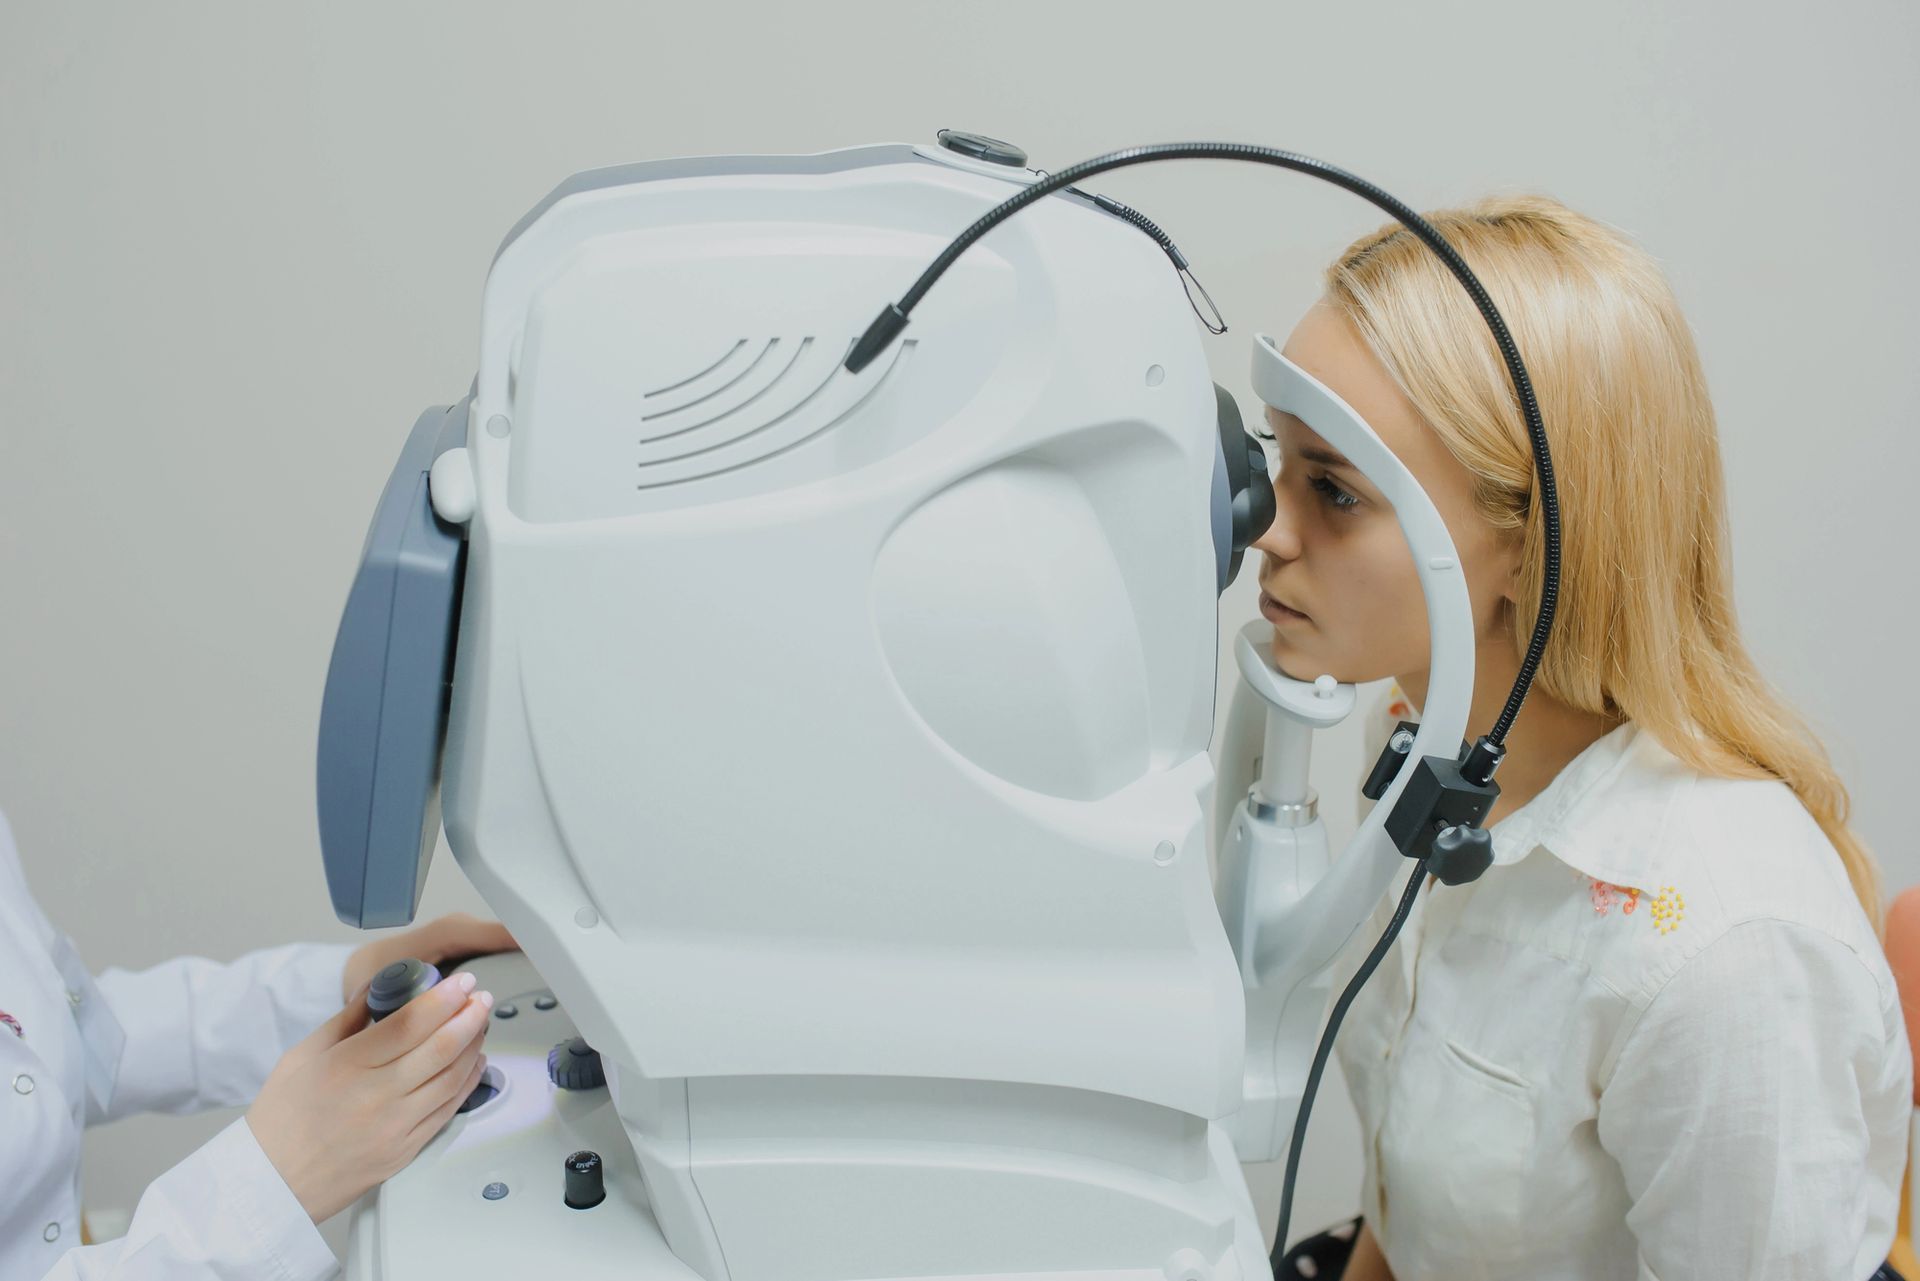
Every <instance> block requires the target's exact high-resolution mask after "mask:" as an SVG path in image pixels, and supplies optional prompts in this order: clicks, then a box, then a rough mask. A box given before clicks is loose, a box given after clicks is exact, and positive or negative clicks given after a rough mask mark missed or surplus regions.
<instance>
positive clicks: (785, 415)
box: [638, 338, 918, 489]
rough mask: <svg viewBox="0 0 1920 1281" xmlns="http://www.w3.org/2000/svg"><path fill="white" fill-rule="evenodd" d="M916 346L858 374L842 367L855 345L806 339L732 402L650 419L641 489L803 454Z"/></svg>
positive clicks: (886, 380)
mask: <svg viewBox="0 0 1920 1281" xmlns="http://www.w3.org/2000/svg"><path fill="white" fill-rule="evenodd" d="M778 341H779V340H777V339H776V340H774V342H773V343H769V344H767V349H771V348H772V347H773V346H774V345H775V343H777V342H778ZM917 345H918V341H917V340H916V339H911V338H910V339H906V340H905V341H903V342H901V343H899V344H898V345H896V346H895V348H894V349H893V352H892V356H891V359H890V360H889V361H888V362H887V364H886V367H885V368H884V369H878V370H868V371H864V372H863V373H861V374H858V375H855V374H848V373H846V372H845V371H844V370H843V369H842V368H841V362H842V361H844V360H845V359H846V357H847V354H848V353H849V352H851V351H852V350H853V343H852V342H851V341H849V342H847V343H845V344H835V345H834V346H832V347H829V346H827V345H826V344H824V343H818V342H815V341H814V340H813V339H812V338H806V339H802V340H801V342H800V343H799V345H798V350H797V351H795V353H794V355H793V357H792V358H791V359H790V360H788V361H786V362H785V363H784V364H780V363H779V362H778V361H774V362H769V365H770V367H777V369H778V372H777V374H772V375H767V374H764V373H763V374H761V375H759V376H757V377H755V378H754V379H752V380H749V379H747V378H746V377H744V376H743V377H741V378H739V379H736V380H735V381H734V382H733V383H732V384H730V388H731V389H732V390H729V394H728V396H727V398H726V402H722V401H720V400H715V399H712V398H711V397H703V400H708V401H710V403H709V404H708V406H707V407H706V409H705V410H704V411H703V414H693V415H682V414H680V413H679V412H678V411H676V412H675V413H673V414H672V415H662V416H661V421H659V422H658V423H656V421H655V418H654V416H653V415H651V414H649V415H647V416H646V418H645V419H644V420H643V421H645V422H646V424H647V426H648V428H649V429H650V434H649V435H647V436H646V437H644V438H643V439H642V440H641V447H640V458H639V468H640V482H639V486H638V487H639V488H640V489H658V488H662V487H664V486H668V485H678V484H684V483H686V482H687V481H692V480H700V479H704V478H706V477H710V476H718V475H722V474H724V473H726V472H730V471H736V470H738V469H740V468H742V467H747V466H751V465H753V464H756V463H761V462H765V461H766V460H768V459H770V458H776V457H778V456H780V455H781V454H784V453H787V452H788V451H790V450H793V449H797V448H798V447H800V446H801V445H804V444H806V443H807V442H808V441H810V440H813V439H815V438H817V437H819V436H821V435H823V434H825V433H827V432H830V431H832V430H834V429H835V428H837V427H839V426H840V425H841V424H843V423H845V422H846V421H847V420H848V419H850V418H852V417H854V416H855V415H856V414H857V413H858V412H859V411H860V409H861V407H862V406H864V405H866V404H867V402H868V401H870V400H872V399H873V397H875V396H876V395H878V394H879V392H880V390H881V389H882V388H883V387H886V386H888V385H889V384H890V383H892V382H893V381H894V379H895V375H896V374H897V373H898V372H899V370H900V369H901V367H902V366H904V365H905V364H906V363H907V358H908V356H909V354H910V353H911V352H912V351H913V350H914V348H915V347H916V346H917ZM765 354H766V350H763V351H762V352H761V355H762V356H765ZM755 363H756V365H758V364H759V363H760V362H759V360H758V359H756V362H755ZM754 384H758V385H754ZM688 407H689V408H691V407H692V405H691V403H690V404H689V406H688ZM683 417H684V418H685V419H686V420H687V421H686V423H685V424H684V425H682V424H681V422H680V419H681V418H683ZM669 418H671V419H672V421H671V422H670V421H668V419H669ZM696 419H697V420H698V421H694V420H696Z"/></svg>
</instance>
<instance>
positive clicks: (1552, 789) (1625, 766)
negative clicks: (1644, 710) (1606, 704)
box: [1489, 721, 1693, 889]
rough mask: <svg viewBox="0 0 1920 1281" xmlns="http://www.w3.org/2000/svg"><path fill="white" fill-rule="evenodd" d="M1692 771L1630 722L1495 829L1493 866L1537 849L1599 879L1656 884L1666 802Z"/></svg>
mask: <svg viewBox="0 0 1920 1281" xmlns="http://www.w3.org/2000/svg"><path fill="white" fill-rule="evenodd" d="M1692 777H1693V772H1692V771H1691V770H1689V769H1688V768H1687V767H1686V766H1685V765H1683V764H1682V763H1681V762H1680V761H1679V759H1678V758H1676V757H1675V756H1674V755H1673V753H1671V752H1669V751H1668V750H1667V749H1666V748H1665V747H1663V746H1662V745H1661V744H1660V742H1659V740H1657V739H1656V738H1654V736H1653V735H1651V734H1647V733H1643V732H1642V731H1641V730H1640V728H1639V726H1637V725H1635V724H1634V723H1633V722H1632V721H1628V722H1626V723H1624V724H1622V725H1619V726H1617V727H1615V728H1614V729H1613V730H1611V731H1609V732H1608V733H1606V734H1604V735H1602V736H1601V737H1600V738H1598V739H1595V740H1594V741H1593V742H1592V743H1590V744H1588V745H1587V747H1586V749H1585V750H1583V751H1582V752H1581V753H1580V754H1579V755H1578V756H1576V757H1574V758H1573V760H1571V761H1569V762H1568V763H1567V765H1566V767H1565V768H1564V769H1562V770H1561V771H1560V772H1559V774H1557V775H1555V776H1554V779H1553V781H1552V782H1551V783H1549V784H1547V786H1546V787H1544V788H1542V789H1541V790H1540V792H1539V794H1538V795H1536V796H1535V797H1534V798H1533V799H1532V800H1530V801H1528V802H1527V803H1526V804H1525V805H1522V806H1521V807H1520V808H1519V809H1517V810H1515V811H1514V812H1513V813H1511V814H1509V815H1507V816H1506V817H1505V818H1503V819H1501V820H1500V821H1499V822H1498V823H1495V824H1494V825H1493V827H1492V828H1490V829H1489V834H1490V835H1491V836H1492V837H1493V862H1494V865H1495V866H1504V865H1506V864H1509V863H1517V862H1519V861H1520V860H1521V859H1523V858H1525V857H1526V856H1527V855H1529V854H1531V853H1532V852H1533V851H1534V850H1535V849H1540V848H1544V849H1545V850H1547V852H1548V853H1550V854H1552V855H1553V856H1554V857H1555V858H1557V859H1559V860H1560V861H1561V862H1562V863H1565V864H1567V865H1568V866H1569V867H1571V868H1573V869H1574V870H1575V871H1578V872H1581V873H1583V874H1585V875H1587V876H1591V877H1593V878H1594V879H1595V880H1600V881H1609V882H1611V883H1613V884H1615V885H1627V886H1634V887H1636V888H1640V889H1648V888H1651V885H1650V882H1651V881H1652V879H1653V878H1654V876H1655V875H1656V874H1657V871H1656V866H1655V865H1656V863H1657V861H1658V855H1659V848H1658V847H1659V844H1660V842H1659V841H1658V840H1657V839H1655V838H1656V835H1657V832H1658V829H1659V826H1660V824H1661V822H1662V821H1663V820H1664V818H1665V815H1666V812H1667V807H1668V806H1669V805H1670V804H1671V803H1672V801H1673V799H1674V798H1675V797H1676V796H1677V795H1678V794H1679V793H1680V791H1681V790H1682V789H1683V788H1684V786H1685V785H1686V783H1687V782H1688V781H1690V780H1691V779H1692Z"/></svg>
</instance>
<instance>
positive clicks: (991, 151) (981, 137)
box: [937, 129, 1027, 169]
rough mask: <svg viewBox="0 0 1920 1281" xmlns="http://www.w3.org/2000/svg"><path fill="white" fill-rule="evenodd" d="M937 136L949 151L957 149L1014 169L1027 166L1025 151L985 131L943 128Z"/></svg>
mask: <svg viewBox="0 0 1920 1281" xmlns="http://www.w3.org/2000/svg"><path fill="white" fill-rule="evenodd" d="M937 136H938V137H939V139H940V145H941V146H943V147H945V148H946V149H947V150H948V151H957V152H959V153H960V154H961V155H963V156H971V157H972V158H973V159H975V160H985V161H987V162H989V163H990V164H996V165H1007V166H1009V167H1011V168H1014V169H1025V168H1026V167H1027V153H1026V152H1025V151H1023V150H1022V149H1020V148H1019V147H1016V146H1014V145H1013V144H1012V143H1010V142H1002V141H1000V140H999V139H998V138H989V137H987V135H985V134H984V133H968V132H967V131H966V130H964V129H942V130H941V131H940V132H939V134H938V135H937Z"/></svg>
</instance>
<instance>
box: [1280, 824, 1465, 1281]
mask: <svg viewBox="0 0 1920 1281" xmlns="http://www.w3.org/2000/svg"><path fill="white" fill-rule="evenodd" d="M1426 881H1427V860H1425V859H1421V860H1419V861H1418V862H1416V863H1415V864H1414V865H1413V875H1412V876H1410V877H1408V878H1407V888H1406V892H1405V893H1403V894H1401V896H1400V906H1399V907H1398V908H1397V909H1396V910H1395V911H1394V914H1393V919H1392V920H1390V921H1388V922H1387V928H1386V929H1385V930H1384V931H1382V932H1381V934H1380V939H1379V941H1378V942H1377V943H1375V944H1374V945H1373V950H1372V951H1371V952H1368V953H1367V959H1366V960H1364V961H1362V962H1361V963H1360V968H1359V969H1357V970H1355V971H1354V972H1353V977H1352V978H1351V979H1349V980H1348V981H1347V986H1346V989H1345V990H1344V991H1342V992H1341V993H1340V999H1339V1000H1338V1001H1335V1002H1334V1005H1333V1013H1332V1014H1330V1015H1328V1016H1327V1026H1326V1027H1325V1028H1324V1029H1323V1030H1322V1031H1321V1033H1320V1044H1319V1046H1318V1048H1316V1049H1315V1050H1314V1052H1313V1066H1312V1067H1311V1068H1309V1069H1308V1071H1307V1086H1306V1089H1305V1091H1304V1092H1302V1094H1301V1095H1300V1110H1299V1111H1298V1112H1296V1113H1295V1114H1294V1118H1293V1137H1292V1139H1291V1140H1290V1141H1289V1142H1288V1144H1287V1173H1286V1179H1285V1181H1284V1182H1283V1183H1282V1184H1281V1187H1280V1223H1279V1226H1278V1227H1276V1228H1275V1229H1274V1233H1273V1253H1272V1254H1271V1255H1270V1256H1269V1258H1268V1263H1269V1264H1270V1265H1272V1266H1278V1264H1279V1262H1280V1259H1281V1257H1282V1256H1283V1255H1285V1254H1286V1252H1287V1227H1288V1225H1289V1224H1290V1223H1291V1222H1292V1219H1293V1185H1294V1180H1295V1178H1297V1177H1298V1176H1299V1173H1300V1153H1301V1151H1302V1149H1303V1148H1304V1147H1305V1145H1306V1138H1307V1116H1308V1114H1309V1113H1311V1112H1312V1111H1313V1096H1314V1095H1315V1094H1316V1093H1318V1092H1319V1090H1320V1077H1321V1074H1322V1073H1324V1072H1325V1071H1326V1069H1327V1056H1328V1055H1329V1054H1331V1053H1332V1051H1333V1038H1334V1036H1335V1035H1336V1034H1337V1033H1338V1032H1339V1031H1340V1021H1341V1020H1342V1019H1344V1018H1346V1017H1347V1007H1348V1006H1350V1005H1352V1004H1353V998H1354V997H1356V996H1358V995H1359V994H1360V988H1361V987H1362V986H1363V985H1364V984H1365V983H1366V981H1367V980H1368V979H1369V978H1372V977H1373V972H1374V970H1375V969H1377V968H1379V965H1380V961H1381V958H1383V957H1384V956H1386V954H1387V950H1388V949H1389V948H1391V947H1392V946H1393V941H1394V939H1396V938H1398V937H1399V936H1400V927H1401V926H1403V925H1405V924H1406V923H1407V916H1408V914H1409V913H1411V912H1412V911H1413V900H1414V899H1415V898H1417V897H1419V894H1420V887H1421V886H1423V885H1425V884H1426Z"/></svg>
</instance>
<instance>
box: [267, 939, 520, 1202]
mask: <svg viewBox="0 0 1920 1281" xmlns="http://www.w3.org/2000/svg"><path fill="white" fill-rule="evenodd" d="M473 989H474V977H473V975H471V974H455V975H453V976H452V977H451V978H447V979H443V980H441V981H440V982H439V983H437V984H435V985H434V986H433V987H432V988H430V989H428V990H427V991H425V992H422V993H421V994H420V995H419V996H416V997H415V998H414V999H413V1000H411V1001H409V1002H407V1003H406V1004H405V1005H404V1006H402V1007H401V1008H400V1009H398V1010H396V1011H394V1012H393V1013H392V1014H390V1015H388V1016H387V1017H386V1018H384V1019H382V1020H381V1021H380V1022H378V1023H372V1022H370V1021H369V1019H368V1015H367V1006H366V991H365V989H364V988H363V989H362V990H361V991H359V992H358V993H356V994H355V996H354V997H353V998H352V999H351V1000H349V1001H348V1002H347V1005H346V1007H345V1008H344V1009H342V1010H341V1011H340V1013H338V1014H336V1015H334V1016H333V1017H332V1018H331V1019H328V1020H327V1021H326V1022H325V1023H323V1024H321V1025H320V1027H319V1029H318V1030H316V1031H315V1032H314V1033H313V1035H311V1036H309V1037H308V1038H307V1039H306V1040H304V1041H302V1042H300V1044H298V1045H296V1046H294V1047H293V1048H292V1049H291V1050H288V1051H287V1053H286V1054H285V1055H284V1056H283V1057H282V1058H281V1060H280V1062H279V1063H277V1064H275V1065H274V1069H273V1073H272V1075H270V1076H268V1077H267V1083H266V1085H264V1086H263V1087H261V1090H260V1095H259V1097H258V1098H256V1099H255V1100H254V1101H253V1106H252V1107H250V1108H248V1109H247V1125H248V1127H249V1128H250V1129H252V1131H253V1137H254V1139H255V1140H256V1141H257V1142H258V1143H259V1144H260V1150H261V1151H262V1152H264V1153H266V1156H267V1160H269V1161H271V1162H272V1163H273V1168H274V1169H275V1170H277V1171H279V1173H280V1177H281V1178H282V1179H284V1180H286V1184H287V1186H288V1187H289V1188H291V1189H292V1190H293V1194H294V1196H295V1197H297V1198H298V1199H299V1201H300V1206H301V1208H302V1209H304V1210H305V1211H306V1212H307V1215H308V1217H310V1218H311V1219H312V1220H313V1221H314V1222H315V1223H320V1222H322V1221H324V1220H326V1219H330V1218H332V1217H333V1216H334V1215H336V1214H338V1213H339V1212H340V1211H342V1210H344V1209H346V1208H347V1206H349V1205H351V1204H352V1203H353V1202H354V1200H355V1199H356V1198H357V1197H359V1196H360V1194H361V1193H363V1192H365V1191H367V1189H369V1188H371V1187H374V1186H375V1185H377V1184H379V1183H382V1182H384V1181H386V1180H387V1179H389V1178H391V1177H392V1176H393V1175H395V1174H397V1173H399V1172H400V1171H401V1170H402V1169H404V1168H405V1167H406V1165H407V1163H408V1162H409V1161H411V1160H413V1158H414V1156H415V1155H416V1154H417V1153H418V1152H419V1151H420V1149H421V1148H423V1147H425V1146H426V1144H427V1140H429V1139H431V1138H432V1137H433V1136H434V1135H436V1134H438V1133H439V1132H440V1129H441V1127H443V1126H444V1125H446V1123H447V1122H448V1121H449V1120H451V1119H452V1117H453V1114H454V1110H455V1109H456V1108H458V1107H459V1106H460V1104H461V1103H462V1102H463V1101H464V1100H465V1099H466V1097H467V1095H468V1094H469V1093H470V1092H471V1091H472V1090H473V1087H474V1086H475V1085H477V1084H479V1081H480V1072H481V1070H482V1069H483V1068H484V1067H485V1066H486V1059H485V1057H483V1056H482V1055H481V1053H480V1047H481V1043H482V1042H483V1041H484V1040H485V1039H486V1031H487V1018H488V1015H489V1014H490V1012H491V1011H492V1009H493V996H492V994H491V993H488V992H476V991H474V990H473Z"/></svg>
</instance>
